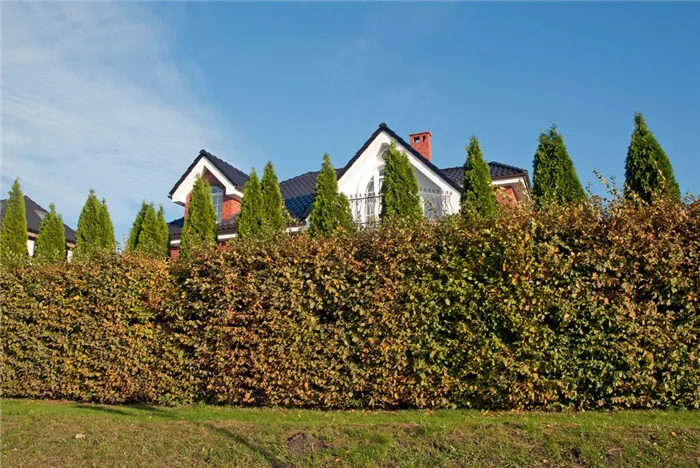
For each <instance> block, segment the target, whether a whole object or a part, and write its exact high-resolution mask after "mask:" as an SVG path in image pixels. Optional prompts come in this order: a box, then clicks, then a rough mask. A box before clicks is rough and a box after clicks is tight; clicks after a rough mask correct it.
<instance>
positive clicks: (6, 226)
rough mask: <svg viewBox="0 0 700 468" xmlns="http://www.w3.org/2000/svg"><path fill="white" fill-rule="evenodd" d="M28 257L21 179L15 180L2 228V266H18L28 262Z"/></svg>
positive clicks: (0, 246)
mask: <svg viewBox="0 0 700 468" xmlns="http://www.w3.org/2000/svg"><path fill="white" fill-rule="evenodd" d="M27 256H28V251H27V212H26V206H25V203H24V194H23V193H22V188H21V187H20V185H19V179H15V182H14V183H13V184H12V189H11V190H10V197H9V198H8V199H7V201H6V202H5V209H4V216H3V218H2V226H0V265H2V266H8V267H13V266H17V265H20V264H23V263H24V262H26V261H27Z"/></svg>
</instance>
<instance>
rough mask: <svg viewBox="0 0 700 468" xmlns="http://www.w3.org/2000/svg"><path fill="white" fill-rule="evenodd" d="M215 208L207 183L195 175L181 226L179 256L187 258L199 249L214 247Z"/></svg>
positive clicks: (215, 234) (215, 235) (215, 236)
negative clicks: (183, 222)
mask: <svg viewBox="0 0 700 468" xmlns="http://www.w3.org/2000/svg"><path fill="white" fill-rule="evenodd" d="M216 238H217V233H216V210H215V209H214V202H213V201H212V199H211V188H210V186H209V183H208V182H207V181H205V180H204V179H202V178H201V177H199V176H197V178H196V179H195V181H194V187H193V188H192V194H191V195H190V201H189V204H188V208H187V215H186V216H185V224H184V226H183V227H182V237H181V240H180V256H181V257H182V258H185V259H186V258H188V257H189V256H190V255H191V254H192V253H193V252H195V251H197V250H200V249H210V248H214V247H216Z"/></svg>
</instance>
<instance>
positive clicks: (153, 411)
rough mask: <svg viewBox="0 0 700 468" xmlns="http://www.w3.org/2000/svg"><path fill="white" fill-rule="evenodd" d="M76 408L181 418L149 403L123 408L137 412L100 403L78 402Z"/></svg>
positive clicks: (125, 414) (130, 414) (172, 418)
mask: <svg viewBox="0 0 700 468" xmlns="http://www.w3.org/2000/svg"><path fill="white" fill-rule="evenodd" d="M78 408H80V409H86V410H90V411H95V412H99V413H107V414H112V415H119V416H140V414H139V413H143V414H147V415H149V416H155V417H158V418H162V419H171V420H181V418H178V417H176V416H174V415H173V414H172V413H170V412H169V411H163V410H162V409H160V408H158V407H155V406H151V405H128V406H125V407H124V408H128V409H130V410H137V411H138V412H136V413H134V412H130V411H124V410H123V409H119V408H115V407H111V406H102V405H85V404H78Z"/></svg>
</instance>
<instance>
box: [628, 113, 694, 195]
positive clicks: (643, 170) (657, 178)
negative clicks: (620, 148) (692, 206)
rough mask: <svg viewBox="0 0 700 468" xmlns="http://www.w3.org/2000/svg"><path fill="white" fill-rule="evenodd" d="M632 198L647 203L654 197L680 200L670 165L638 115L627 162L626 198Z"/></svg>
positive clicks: (635, 118) (638, 114) (641, 117)
mask: <svg viewBox="0 0 700 468" xmlns="http://www.w3.org/2000/svg"><path fill="white" fill-rule="evenodd" d="M632 194H636V195H637V196H639V198H641V199H642V200H644V201H645V202H647V203H649V202H651V201H652V198H653V197H654V196H655V195H667V196H669V197H671V198H673V199H675V200H680V197H681V191H680V188H679V187H678V182H676V177H675V175H674V174H673V167H671V161H670V160H669V159H668V156H666V153H665V152H664V150H663V148H661V145H660V144H659V142H658V141H657V140H656V138H655V137H654V134H653V133H651V130H649V127H648V126H647V123H646V120H645V119H644V116H643V115H642V114H641V113H639V112H637V113H636V114H634V131H633V132H632V141H631V142H630V145H629V148H628V149H627V159H626V161H625V195H627V196H628V197H629V196H632Z"/></svg>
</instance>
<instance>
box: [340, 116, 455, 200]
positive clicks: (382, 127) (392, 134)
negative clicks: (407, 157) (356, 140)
mask: <svg viewBox="0 0 700 468" xmlns="http://www.w3.org/2000/svg"><path fill="white" fill-rule="evenodd" d="M382 132H386V133H387V134H388V135H389V136H390V137H391V138H393V139H394V140H395V141H396V142H397V143H399V144H400V145H401V146H403V147H404V148H406V150H407V151H408V152H409V153H411V154H412V155H413V156H415V157H416V158H418V159H419V160H420V161H421V162H423V163H424V164H425V165H426V166H428V167H429V168H430V169H431V170H432V171H433V172H435V174H437V175H438V176H440V178H441V179H443V180H444V181H445V182H447V183H448V184H449V185H450V186H452V187H453V188H454V189H455V190H459V189H460V188H459V185H456V184H455V183H454V181H453V180H452V179H450V178H449V177H447V176H446V175H445V174H443V173H442V171H440V169H438V168H437V166H436V165H435V164H433V163H432V162H430V161H428V160H427V159H426V158H425V156H423V155H422V154H420V153H419V152H418V151H417V150H416V149H415V148H414V147H413V146H411V145H410V144H408V143H406V140H404V139H403V138H401V136H399V135H398V134H397V133H396V132H394V131H393V130H392V129H390V128H389V126H388V125H387V124H385V123H384V122H382V123H380V124H379V126H378V127H377V129H376V130H375V131H374V133H372V135H370V137H369V138H368V139H367V141H365V144H364V145H362V147H361V148H360V149H359V150H357V153H355V156H353V157H352V159H350V161H348V163H347V164H346V165H345V167H344V168H343V169H342V171H341V173H340V175H338V179H340V177H341V176H342V175H343V174H345V172H346V171H347V170H348V169H350V167H352V165H353V164H355V161H357V159H358V158H359V157H360V156H361V155H362V153H364V152H365V150H366V149H367V147H368V146H369V145H370V144H371V143H372V142H373V141H374V139H375V138H377V136H379V134H380V133H382Z"/></svg>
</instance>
